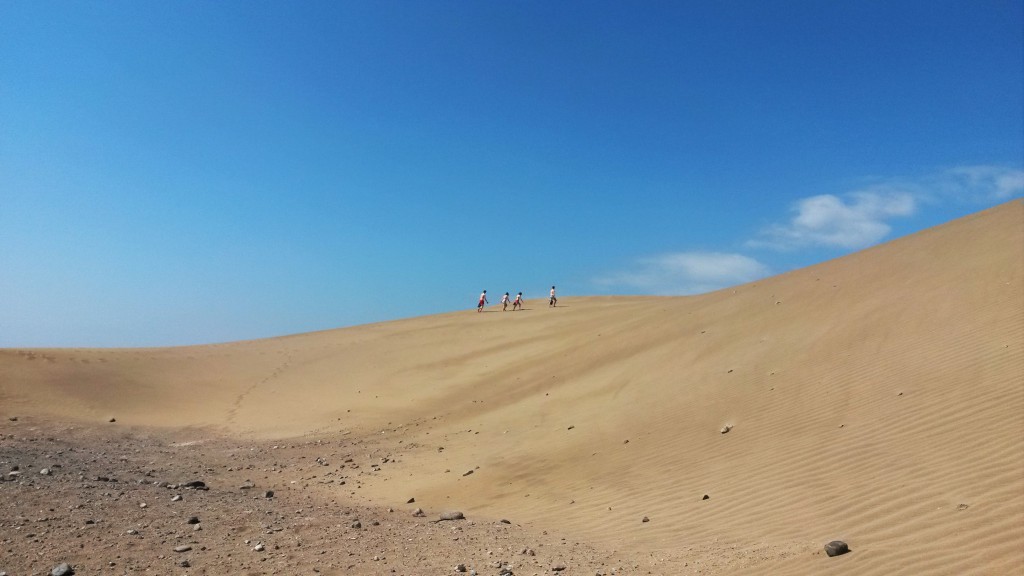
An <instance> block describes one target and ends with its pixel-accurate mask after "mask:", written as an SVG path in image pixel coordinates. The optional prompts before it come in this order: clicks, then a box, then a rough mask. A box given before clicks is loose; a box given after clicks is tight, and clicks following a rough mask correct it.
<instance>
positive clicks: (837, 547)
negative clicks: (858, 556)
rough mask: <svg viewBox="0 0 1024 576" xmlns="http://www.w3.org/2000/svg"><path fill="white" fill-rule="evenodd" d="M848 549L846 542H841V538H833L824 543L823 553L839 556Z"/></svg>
mask: <svg viewBox="0 0 1024 576" xmlns="http://www.w3.org/2000/svg"><path fill="white" fill-rule="evenodd" d="M849 551H850V547H849V546H847V545H846V542H843V541H842V540H833V541H831V542H829V543H828V544H825V554H828V555H829V557H832V556H841V555H843V554H846V553H847V552H849Z"/></svg>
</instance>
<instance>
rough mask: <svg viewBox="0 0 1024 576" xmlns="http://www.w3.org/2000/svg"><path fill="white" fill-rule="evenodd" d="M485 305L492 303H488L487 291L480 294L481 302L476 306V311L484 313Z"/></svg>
mask: <svg viewBox="0 0 1024 576" xmlns="http://www.w3.org/2000/svg"><path fill="white" fill-rule="evenodd" d="M484 304H490V302H488V301H487V290H484V291H483V292H481V293H480V301H479V302H477V304H476V311H477V312H483V310H484Z"/></svg>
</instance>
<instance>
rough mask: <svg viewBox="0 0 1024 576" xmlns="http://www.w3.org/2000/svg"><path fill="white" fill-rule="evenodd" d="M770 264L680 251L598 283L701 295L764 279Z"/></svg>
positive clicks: (648, 260) (650, 259)
mask: <svg viewBox="0 0 1024 576" xmlns="http://www.w3.org/2000/svg"><path fill="white" fill-rule="evenodd" d="M769 273H770V271H769V269H768V267H767V266H765V265H764V264H762V263H760V262H758V261H757V260H754V259H753V258H750V257H747V256H744V255H742V254H733V253H721V252H679V253H672V254H662V255H659V256H651V257H646V258H641V259H639V260H637V262H636V264H635V265H634V266H633V268H632V269H631V270H628V271H624V272H619V273H615V274H611V275H609V276H606V277H604V278H599V279H598V280H597V281H596V282H597V283H598V284H600V285H603V286H607V287H615V288H616V289H619V290H621V289H623V288H625V289H628V290H636V291H639V292H640V293H644V294H658V295H665V296H669V295H682V294H702V293H704V292H711V291H712V290H717V289H719V288H725V287H728V286H734V285H736V284H742V283H745V282H751V281H754V280H757V279H759V278H764V277H765V276H768V275H769Z"/></svg>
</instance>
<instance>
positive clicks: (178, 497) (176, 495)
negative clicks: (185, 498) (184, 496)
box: [171, 494, 181, 502]
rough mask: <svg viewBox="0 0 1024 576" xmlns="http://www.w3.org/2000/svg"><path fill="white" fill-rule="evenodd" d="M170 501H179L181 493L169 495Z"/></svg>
mask: <svg viewBox="0 0 1024 576" xmlns="http://www.w3.org/2000/svg"><path fill="white" fill-rule="evenodd" d="M171 502H181V494H175V495H174V496H171Z"/></svg>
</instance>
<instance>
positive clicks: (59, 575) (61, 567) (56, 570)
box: [50, 562, 75, 576]
mask: <svg viewBox="0 0 1024 576" xmlns="http://www.w3.org/2000/svg"><path fill="white" fill-rule="evenodd" d="M74 573H75V569H74V568H72V567H71V565H70V564H68V563H67V562H64V563H61V564H57V565H56V566H54V567H53V570H50V576H70V575H71V574H74Z"/></svg>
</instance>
